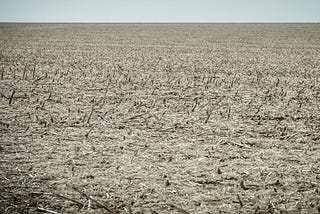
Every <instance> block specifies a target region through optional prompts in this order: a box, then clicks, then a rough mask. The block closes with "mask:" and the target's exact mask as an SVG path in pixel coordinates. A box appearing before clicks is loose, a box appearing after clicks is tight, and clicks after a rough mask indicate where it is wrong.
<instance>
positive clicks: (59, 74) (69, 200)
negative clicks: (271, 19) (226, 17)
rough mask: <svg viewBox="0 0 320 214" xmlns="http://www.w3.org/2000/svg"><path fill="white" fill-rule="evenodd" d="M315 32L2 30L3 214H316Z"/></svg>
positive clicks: (319, 44) (319, 110)
mask: <svg viewBox="0 0 320 214" xmlns="http://www.w3.org/2000/svg"><path fill="white" fill-rule="evenodd" d="M319 34H320V25H318V24H281V25H280V24H279V25H272V24H261V25H259V24H255V25H254V24H212V25H210V24H208V25H205V24H202V25H200V24H199V25H196V24H190V25H185V24H181V25H173V24H172V25H161V24H155V25H148V24H144V25H123V24H119V25H116V24H108V25H102V24H101V25H98V24H97V25H94V24H91V25H80V24H79V25H77V24H75V25H69V24H65V25H60V24H1V25H0V47H1V48H0V72H1V75H0V77H1V80H0V81H1V85H0V89H1V97H0V105H1V112H0V113H1V118H0V128H1V144H0V153H1V160H0V169H1V175H0V176H1V179H0V212H1V213H37V212H39V213H40V212H42V213H153V214H156V213H220V212H225V213H281V212H284V213H285V212H288V213H317V212H320V204H319V201H320V193H319V191H320V164H319V163H320V155H319V149H320V83H319V77H320V72H319V70H320V52H319V48H320V38H319V36H318V35H319Z"/></svg>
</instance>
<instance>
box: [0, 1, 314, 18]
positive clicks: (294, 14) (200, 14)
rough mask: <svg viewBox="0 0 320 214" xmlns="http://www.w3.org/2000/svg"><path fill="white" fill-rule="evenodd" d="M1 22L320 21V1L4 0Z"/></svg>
mask: <svg viewBox="0 0 320 214" xmlns="http://www.w3.org/2000/svg"><path fill="white" fill-rule="evenodd" d="M0 22H320V0H0Z"/></svg>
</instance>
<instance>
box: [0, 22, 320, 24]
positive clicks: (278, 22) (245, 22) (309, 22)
mask: <svg viewBox="0 0 320 214" xmlns="http://www.w3.org/2000/svg"><path fill="white" fill-rule="evenodd" d="M0 24H320V21H251V22H247V21H220V22H215V21H212V22H211V21H203V22H198V21H196V22H192V21H190V22H189V21H182V22H174V21H150V22H148V21H134V22H130V21H129V22H124V21H111V22H108V21H97V22H91V21H0Z"/></svg>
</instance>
